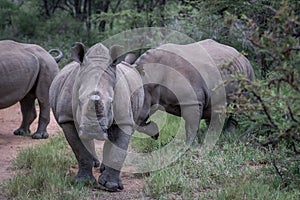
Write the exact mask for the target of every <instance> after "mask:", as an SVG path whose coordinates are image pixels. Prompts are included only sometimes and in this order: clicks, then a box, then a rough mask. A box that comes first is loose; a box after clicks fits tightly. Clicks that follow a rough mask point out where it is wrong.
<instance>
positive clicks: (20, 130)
mask: <svg viewBox="0 0 300 200" xmlns="http://www.w3.org/2000/svg"><path fill="white" fill-rule="evenodd" d="M26 134H30V130H29V129H25V128H18V129H17V130H15V131H14V135H26Z"/></svg>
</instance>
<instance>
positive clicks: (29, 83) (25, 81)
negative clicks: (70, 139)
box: [0, 40, 62, 139]
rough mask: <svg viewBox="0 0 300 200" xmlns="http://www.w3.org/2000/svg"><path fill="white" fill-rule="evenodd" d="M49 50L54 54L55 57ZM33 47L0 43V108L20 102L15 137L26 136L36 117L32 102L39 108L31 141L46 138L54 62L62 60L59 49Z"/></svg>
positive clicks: (56, 69) (56, 66) (55, 71)
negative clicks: (18, 121)
mask: <svg viewBox="0 0 300 200" xmlns="http://www.w3.org/2000/svg"><path fill="white" fill-rule="evenodd" d="M50 51H51V52H52V51H55V52H57V53H58V55H57V56H56V57H52V56H51V55H50ZM50 51H49V53H48V52H47V51H46V50H44V49H43V48H42V47H40V46H38V45H34V44H24V43H18V42H15V41H11V40H3V41H0V57H1V59H0V77H1V78H0V109H2V108H7V107H9V106H11V105H13V104H15V103H17V102H20V105H21V112H22V123H21V126H20V127H19V128H18V129H17V130H15V131H14V134H15V135H24V134H25V133H30V130H29V127H30V125H31V123H32V122H33V121H34V119H35V118H36V117H37V114H36V110H35V99H37V100H38V103H39V106H40V114H39V122H38V128H37V130H36V132H35V133H34V134H33V135H32V138H33V139H41V138H48V133H47V130H46V128H47V125H48V124H49V121H50V104H49V88H50V84H51V82H52V80H53V79H54V77H55V76H56V74H57V73H58V71H59V69H58V65H57V62H58V61H59V60H60V59H61V58H62V53H61V52H60V51H59V50H50Z"/></svg>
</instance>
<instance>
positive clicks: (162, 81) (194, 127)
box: [135, 39, 254, 143]
mask: <svg viewBox="0 0 300 200" xmlns="http://www.w3.org/2000/svg"><path fill="white" fill-rule="evenodd" d="M135 65H136V68H137V69H139V71H140V72H141V77H142V79H143V85H144V93H145V101H144V105H143V109H142V112H141V114H140V116H139V119H138V124H139V125H141V127H140V128H138V130H139V131H140V132H144V133H147V134H149V135H155V134H157V133H158V129H157V126H156V124H155V123H154V122H152V121H148V119H149V117H150V116H151V114H153V113H154V112H155V111H157V110H159V109H160V110H164V111H166V112H168V113H170V114H173V115H176V116H182V117H183V119H184V120H185V129H186V142H187V143H191V142H192V141H193V140H194V138H195V137H196V136H197V134H198V129H199V124H200V120H201V119H205V120H206V122H207V124H208V125H209V124H210V123H211V120H213V121H214V122H212V123H215V122H216V121H217V119H216V118H214V116H213V115H214V114H216V112H220V110H219V111H218V107H222V106H223V107H226V105H227V103H230V102H232V100H231V99H230V98H229V96H230V95H231V94H233V93H234V92H237V90H238V81H235V79H234V77H233V76H234V75H235V76H239V77H242V78H243V79H247V80H249V81H251V80H253V79H254V72H253V69H252V66H251V64H250V62H249V61H248V60H247V58H246V57H245V56H243V55H242V54H241V53H239V52H238V51H237V50H235V49H234V48H232V47H230V46H227V45H223V44H220V43H218V42H216V41H214V40H211V39H207V40H203V41H200V42H196V43H192V44H187V45H177V44H165V45H162V46H160V47H158V48H156V49H150V50H148V51H147V52H145V53H144V54H143V55H141V56H140V57H139V58H138V59H137V60H136V62H135ZM224 83H225V88H224V87H223V86H222V85H223V84H224ZM222 88H223V90H222ZM224 89H225V91H224ZM214 112H215V113H214ZM215 116H216V115H215ZM227 123H228V126H229V127H230V125H231V123H235V120H234V119H233V118H232V117H229V120H227ZM146 125H147V126H146ZM211 125H212V126H217V125H216V124H211Z"/></svg>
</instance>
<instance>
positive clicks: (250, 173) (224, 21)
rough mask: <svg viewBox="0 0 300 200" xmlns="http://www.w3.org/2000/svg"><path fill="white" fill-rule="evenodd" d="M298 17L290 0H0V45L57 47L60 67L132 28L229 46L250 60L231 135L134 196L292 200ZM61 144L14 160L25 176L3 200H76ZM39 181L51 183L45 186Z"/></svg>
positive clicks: (298, 160)
mask: <svg viewBox="0 0 300 200" xmlns="http://www.w3.org/2000/svg"><path fill="white" fill-rule="evenodd" d="M299 16H300V2H299V1H297V0H281V1H268V0H255V1H250V0H249V1H242V0H234V1H233V0H226V1H225V0H211V1H205V0H168V1H166V0H150V1H148V0H128V1H123V0H95V1H91V0H84V1H79V0H64V1H61V0H57V1H49V0H44V1H37V0H29V1H23V0H18V1H12V0H0V17H1V22H0V39H15V40H18V41H23V42H31V43H37V44H40V45H41V46H43V47H45V48H46V49H50V48H59V49H61V50H62V51H63V52H64V55H65V56H64V60H63V61H62V62H61V66H63V65H64V64H66V63H68V62H69V60H70V55H69V49H70V47H71V46H72V45H73V44H74V43H75V42H78V41H80V42H83V43H85V44H86V45H87V46H90V45H92V44H94V43H96V42H100V41H103V40H105V39H107V38H108V37H110V36H112V35H114V34H117V33H119V32H121V31H124V30H128V29H133V28H138V27H148V26H162V27H166V28H169V29H173V30H176V31H179V32H182V33H185V34H187V35H188V36H190V37H191V38H193V39H194V40H201V39H205V38H212V39H215V40H217V41H219V42H222V43H224V44H228V45H231V46H233V47H235V48H236V49H238V50H239V51H241V52H243V53H244V54H245V55H246V56H247V58H248V59H250V61H251V63H252V65H253V67H254V69H255V73H256V79H257V80H256V81H255V82H253V83H249V82H243V81H241V90H240V91H239V92H238V93H237V94H236V95H237V96H236V97H238V98H237V105H235V106H231V107H230V109H228V112H229V113H233V114H235V115H236V117H237V118H238V121H239V130H237V131H236V132H235V133H234V134H230V135H226V134H223V135H222V136H221V138H220V140H219V142H218V144H217V146H216V148H215V149H213V150H212V152H210V154H209V155H207V156H206V157H201V155H200V154H199V152H198V151H197V149H191V150H190V151H188V152H187V153H186V155H184V156H183V157H181V158H180V159H179V160H177V161H176V162H175V163H173V164H172V165H171V166H169V167H168V168H166V169H163V170H160V171H156V172H151V173H150V174H149V175H148V176H145V183H146V184H145V189H144V192H145V194H147V195H148V196H151V197H155V198H161V199H170V198H174V199H176V198H184V199H193V198H196V197H199V198H200V197H201V198H203V199H240V198H245V199H298V198H299V196H300V192H299V188H300V157H299V155H300V126H299V122H300V82H299V80H300V77H299V76H300V67H299V65H300V44H299V42H300V19H299ZM244 89H247V91H248V92H246V93H245V91H246V90H244ZM159 116H160V115H157V116H153V120H156V121H157V123H158V124H160V128H161V136H160V138H159V140H158V141H153V140H152V139H150V138H143V137H142V136H141V135H139V134H138V133H137V134H136V136H139V137H134V138H133V140H132V143H131V145H132V148H134V149H135V150H136V151H139V152H149V151H153V150H156V149H159V148H160V147H162V146H164V145H166V144H168V143H169V142H170V141H172V139H173V137H174V136H175V135H176V133H177V132H178V128H179V127H180V123H181V121H180V120H179V118H176V117H173V116H169V115H163V116H164V117H163V118H160V117H159ZM164 124H167V125H164ZM202 131H203V130H202ZM61 140H62V139H57V140H56V139H55V140H53V141H51V145H52V146H46V147H45V148H49V149H47V150H45V151H44V150H41V149H38V150H34V149H33V150H29V151H28V152H27V151H26V153H23V154H22V155H20V158H19V159H18V161H17V163H16V164H17V167H18V168H25V169H26V170H30V172H31V173H30V175H33V176H34V178H33V177H31V176H30V177H29V176H28V175H29V174H28V175H27V176H22V175H18V176H16V177H15V178H14V179H13V180H12V181H11V182H9V184H8V188H9V189H8V191H9V195H10V196H11V197H15V198H16V199H18V198H21V196H22V195H23V196H24V198H25V197H33V196H34V195H35V196H34V197H36V198H41V196H43V197H49V198H50V199H51V198H56V197H57V196H55V197H54V196H51V195H53V194H61V195H62V196H60V197H62V198H66V199H69V198H70V199H72V198H73V197H72V194H75V193H77V194H78V195H79V196H80V195H81V194H83V193H82V190H80V189H78V188H77V187H75V186H73V185H72V184H71V182H70V181H69V180H68V178H66V176H65V173H66V171H67V165H68V164H67V163H69V162H73V161H72V160H70V157H69V156H66V154H65V151H64V150H60V149H63V148H62V146H65V145H66V144H64V143H62V141H61ZM40 148H42V147H40ZM48 152H51V153H52V154H53V155H56V153H58V155H57V156H55V157H53V156H51V154H50V153H48ZM25 154H26V155H25ZM44 156H46V158H44ZM36 157H37V158H36ZM41 157H43V158H41ZM40 161H45V162H46V161H47V163H45V165H43V162H40ZM48 161H50V162H52V163H48ZM37 163H38V164H37ZM46 166H47V170H43V169H44V168H46ZM49 166H53V170H54V171H51V170H49V169H50V167H49ZM35 168H37V170H36V172H34V169H35ZM51 168H52V167H51ZM54 175H55V176H54ZM45 179H47V180H48V179H49V180H53V182H52V181H51V182H49V183H47V184H46V183H45V181H44V180H45ZM41 188H44V189H45V188H48V189H49V190H50V191H48V192H43V191H44V190H42V189H41ZM22 190H24V191H25V192H24V193H21V191H22ZM70 191H72V192H70ZM32 195H33V196H32ZM39 195H40V196H39ZM67 195H71V196H67Z"/></svg>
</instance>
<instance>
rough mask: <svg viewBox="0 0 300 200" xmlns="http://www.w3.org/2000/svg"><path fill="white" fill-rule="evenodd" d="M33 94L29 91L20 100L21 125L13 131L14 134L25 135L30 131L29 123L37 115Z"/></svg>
mask: <svg viewBox="0 0 300 200" xmlns="http://www.w3.org/2000/svg"><path fill="white" fill-rule="evenodd" d="M34 101H35V96H34V95H33V94H31V93H29V94H27V95H26V96H25V97H24V98H23V99H22V100H21V101H20V105H21V112H22V123H21V126H20V127H19V128H18V129H16V130H15V131H14V134H15V135H25V134H28V133H30V129H29V127H30V125H31V123H32V122H33V121H34V120H35V118H36V117H37V115H36V110H35V105H34Z"/></svg>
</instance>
